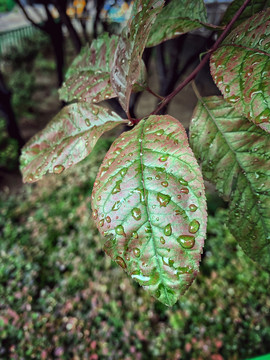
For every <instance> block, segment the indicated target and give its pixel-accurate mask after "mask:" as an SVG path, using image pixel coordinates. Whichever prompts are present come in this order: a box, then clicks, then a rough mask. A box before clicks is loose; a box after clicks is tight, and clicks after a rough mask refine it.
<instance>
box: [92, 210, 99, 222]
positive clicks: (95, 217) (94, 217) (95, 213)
mask: <svg viewBox="0 0 270 360" xmlns="http://www.w3.org/2000/svg"><path fill="white" fill-rule="evenodd" d="M97 217H98V212H97V210H96V209H95V210H94V211H93V219H94V220H96V219H97Z"/></svg>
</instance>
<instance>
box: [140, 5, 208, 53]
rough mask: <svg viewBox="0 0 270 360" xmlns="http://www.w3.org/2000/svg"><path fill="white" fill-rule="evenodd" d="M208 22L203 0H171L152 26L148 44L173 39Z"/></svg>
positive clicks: (152, 44)
mask: <svg viewBox="0 0 270 360" xmlns="http://www.w3.org/2000/svg"><path fill="white" fill-rule="evenodd" d="M206 22H207V14H206V8H205V5H204V2H203V0H199V1H198V0H193V1H190V0H184V1H181V2H179V0H173V1H171V2H170V3H169V4H168V5H167V6H165V7H164V8H163V9H162V10H161V12H160V13H159V14H158V15H157V18H156V21H155V23H154V25H153V26H152V28H151V31H150V34H149V38H148V41H147V46H149V47H151V46H155V45H158V44H160V43H161V42H163V41H166V40H169V39H173V38H174V37H177V36H179V35H182V34H185V33H187V32H189V31H191V30H195V29H198V28H200V27H202V24H201V23H206Z"/></svg>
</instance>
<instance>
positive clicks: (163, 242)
mask: <svg viewBox="0 0 270 360" xmlns="http://www.w3.org/2000/svg"><path fill="white" fill-rule="evenodd" d="M160 242H161V244H165V239H164V237H163V236H161V237H160Z"/></svg>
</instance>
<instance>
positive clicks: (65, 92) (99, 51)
mask: <svg viewBox="0 0 270 360" xmlns="http://www.w3.org/2000/svg"><path fill="white" fill-rule="evenodd" d="M117 41H118V37H117V36H115V35H113V36H111V37H109V35H108V34H107V33H104V34H102V35H101V36H99V37H98V38H97V39H96V40H93V42H92V43H91V45H90V46H89V45H87V46H86V47H84V48H83V50H82V51H81V53H80V54H79V55H78V56H77V57H76V58H75V60H74V61H73V63H72V64H71V67H70V68H69V70H68V72H67V74H66V80H65V82H64V84H63V86H62V88H61V89H60V90H59V94H60V99H61V100H64V101H66V102H70V101H73V100H79V101H90V102H93V103H98V102H100V101H102V100H106V99H110V98H113V97H116V94H115V92H114V91H113V89H112V86H111V82H110V68H111V63H112V60H113V54H114V53H115V49H116V45H117Z"/></svg>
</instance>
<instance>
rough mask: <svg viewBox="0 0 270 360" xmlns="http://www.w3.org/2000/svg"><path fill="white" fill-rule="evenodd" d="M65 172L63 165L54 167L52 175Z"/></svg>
mask: <svg viewBox="0 0 270 360" xmlns="http://www.w3.org/2000/svg"><path fill="white" fill-rule="evenodd" d="M64 170H65V167H64V166H63V165H55V166H54V168H53V172H54V174H61V173H62V172H63V171H64Z"/></svg>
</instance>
